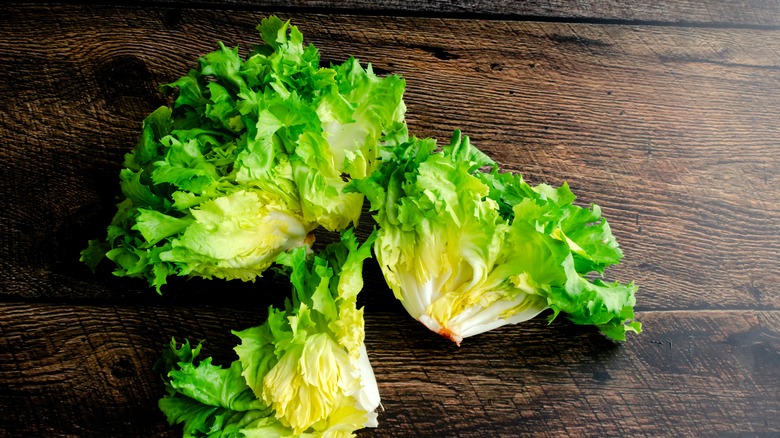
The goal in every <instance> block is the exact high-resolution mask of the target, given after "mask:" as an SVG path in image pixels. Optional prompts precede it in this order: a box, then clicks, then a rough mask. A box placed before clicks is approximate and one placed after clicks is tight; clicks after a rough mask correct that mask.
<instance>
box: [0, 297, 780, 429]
mask: <svg viewBox="0 0 780 438" xmlns="http://www.w3.org/2000/svg"><path fill="white" fill-rule="evenodd" d="M263 314H264V311H263V310H262V308H250V307H245V308H243V309H225V308H218V307H186V306H86V305H85V306H69V305H58V304H42V303H38V304H35V303H33V304H27V303H4V304H0V388H2V391H0V431H2V430H5V431H9V432H11V434H12V435H13V436H44V435H45V436H79V437H86V436H114V437H124V436H127V437H137V436H150V437H151V436H160V437H162V436H170V437H173V436H177V434H179V433H180V431H179V430H177V429H175V428H169V427H168V426H167V425H166V424H165V421H164V418H163V417H162V415H161V414H160V413H159V412H158V411H157V407H156V400H157V398H158V397H160V396H161V394H162V392H163V388H162V385H161V382H160V381H159V379H158V378H157V377H156V376H155V375H154V374H153V372H152V371H151V367H152V365H153V363H154V361H155V360H156V359H157V355H158V354H159V351H161V348H163V346H164V344H165V343H166V342H167V341H168V340H169V339H170V337H172V336H176V337H178V338H184V337H189V338H190V339H192V340H193V341H198V340H202V339H206V340H207V343H206V345H205V347H204V349H205V353H206V354H210V355H213V356H215V357H216V359H215V360H219V361H223V362H227V361H230V360H232V358H233V356H232V352H231V348H232V346H233V345H234V344H235V341H236V338H234V337H233V336H232V335H230V334H229V330H230V329H240V328H245V327H248V326H251V325H255V324H258V323H259V322H260V321H261V318H262V315H263ZM366 315H367V334H366V344H367V347H368V351H369V356H370V358H371V361H372V363H373V366H374V370H375V373H376V376H377V380H378V382H379V387H380V391H381V395H382V397H383V402H382V403H383V406H384V408H385V411H384V412H382V413H381V415H380V424H381V427H380V428H379V429H377V430H375V431H370V432H366V433H361V436H376V437H382V436H421V437H440V436H475V437H476V436H486V434H487V435H490V436H517V435H519V434H530V435H552V436H559V435H588V436H618V435H619V436H625V435H637V434H640V435H672V436H713V435H724V434H740V433H742V434H748V435H754V434H772V433H777V432H780V331H778V327H780V312H778V311H709V312H703V311H695V312H687V311H675V312H644V313H642V314H641V318H642V319H643V320H644V321H645V324H646V332H645V333H643V334H642V335H641V336H639V337H632V338H631V339H630V340H629V341H628V342H626V343H624V344H622V345H615V344H613V343H611V342H609V341H607V340H606V338H604V337H602V336H601V335H599V334H598V333H596V332H595V331H594V330H591V329H590V328H583V327H574V326H571V325H569V324H566V323H565V322H555V323H553V324H552V325H550V326H548V325H547V324H546V323H545V321H544V320H543V319H536V320H533V321H529V322H526V323H524V324H521V325H519V326H515V327H505V328H502V329H499V330H496V331H493V332H489V333H486V334H483V335H480V336H478V337H474V338H470V339H467V340H466V341H465V342H464V343H463V344H462V346H461V347H460V348H458V347H456V346H455V345H454V344H451V343H449V342H448V341H445V340H444V339H443V338H440V337H438V336H437V335H434V334H433V333H430V332H428V331H427V330H426V329H424V328H423V327H422V326H421V325H419V324H418V323H416V322H415V321H411V320H410V318H408V317H407V316H406V315H405V314H404V313H403V310H402V309H401V308H400V306H397V305H384V306H382V307H367V308H366Z"/></svg>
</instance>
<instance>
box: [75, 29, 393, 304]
mask: <svg viewBox="0 0 780 438" xmlns="http://www.w3.org/2000/svg"><path fill="white" fill-rule="evenodd" d="M258 31H259V32H260V35H261V37H262V39H263V40H264V42H265V44H263V45H260V46H257V47H255V48H253V49H252V50H251V51H250V53H249V54H248V55H247V56H246V57H245V58H242V57H241V56H239V54H238V49H237V48H236V49H231V48H228V47H225V46H224V45H223V44H221V43H220V45H219V49H218V50H216V51H214V52H212V53H209V54H207V55H205V56H203V57H202V58H201V59H200V60H199V66H198V68H197V69H193V70H191V71H190V72H189V73H188V74H187V75H186V76H184V77H182V78H180V79H178V80H176V81H174V82H172V83H170V84H167V85H164V86H163V87H162V90H163V91H164V92H165V93H167V94H169V95H170V96H171V98H172V99H173V101H172V104H171V105H170V106H164V107H160V108H159V109H157V110H156V111H154V112H153V113H152V114H150V115H149V116H148V117H147V118H146V120H144V122H143V129H142V133H141V136H140V138H139V140H138V143H137V146H136V147H135V149H134V150H133V151H132V152H130V153H128V154H127V156H126V157H125V161H124V168H123V169H122V170H121V172H120V174H119V180H120V186H121V192H122V193H121V199H120V200H119V203H118V205H117V211H116V214H115V216H114V218H113V220H112V223H111V224H110V225H109V226H108V230H107V236H106V239H105V240H93V241H91V242H90V244H89V247H88V248H87V249H85V250H84V251H83V252H82V257H81V258H82V261H84V262H85V263H87V264H88V265H90V266H91V267H92V268H93V269H94V268H95V266H96V265H97V264H98V263H99V262H100V260H101V259H103V258H104V257H107V258H108V259H110V260H111V261H112V262H113V264H114V266H115V269H114V274H116V275H118V276H127V277H141V278H144V279H146V280H147V281H148V282H149V284H150V285H151V286H153V287H155V288H156V289H157V290H158V292H159V291H160V288H161V287H162V286H163V285H164V284H165V283H166V279H167V278H168V277H169V276H171V275H178V276H197V277H204V278H213V277H216V278H223V279H228V280H230V279H240V280H244V281H249V280H254V279H255V278H256V277H258V276H260V275H262V273H263V272H264V271H265V270H266V269H267V268H268V267H269V266H270V265H271V264H272V263H273V261H274V260H275V259H276V256H277V255H279V254H280V253H282V252H284V251H286V250H288V249H290V248H296V247H300V246H310V245H311V241H312V237H311V236H310V233H311V232H312V231H313V230H314V229H316V228H318V227H322V228H324V229H326V230H329V231H338V230H342V229H344V228H346V227H348V226H352V225H355V224H356V223H357V221H358V218H359V216H360V212H361V208H362V204H363V196H362V195H360V194H359V193H345V192H344V190H343V189H344V187H345V185H346V184H347V183H348V182H349V180H350V179H352V178H363V177H365V176H366V175H367V174H370V173H371V172H372V171H373V170H374V168H375V167H376V164H377V162H378V156H379V150H380V148H382V147H385V146H386V145H394V144H397V143H399V142H401V141H404V140H405V139H406V135H407V134H406V125H405V123H404V119H403V117H404V112H405V106H404V103H403V100H402V95H403V91H404V86H405V83H404V81H403V79H401V78H400V77H398V76H388V77H385V78H380V77H378V76H376V75H375V74H374V73H373V71H372V69H371V66H370V65H369V66H368V67H367V68H363V66H361V65H360V63H359V62H358V61H357V60H356V59H354V58H350V59H348V60H347V61H345V62H344V63H343V64H340V65H335V66H331V67H321V66H320V65H319V62H320V55H319V52H318V51H317V49H316V48H315V47H314V46H312V45H307V46H304V45H303V35H302V34H301V32H300V31H299V30H298V29H297V28H296V27H295V26H290V25H289V22H282V21H281V20H279V19H278V18H276V17H269V18H267V19H265V20H263V21H262V23H261V24H260V25H259V26H258Z"/></svg>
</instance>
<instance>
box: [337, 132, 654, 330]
mask: <svg viewBox="0 0 780 438" xmlns="http://www.w3.org/2000/svg"><path fill="white" fill-rule="evenodd" d="M485 167H488V168H490V170H485V169H484V168H485ZM350 188H351V189H352V190H356V191H359V192H361V193H364V194H365V195H366V196H367V198H368V199H369V200H370V201H371V208H372V210H374V211H376V214H375V216H374V218H375V219H376V221H377V224H378V225H379V230H378V233H377V239H376V242H375V244H374V251H375V253H376V256H377V260H378V262H379V264H380V267H381V269H382V272H383V274H384V277H385V280H386V281H387V283H388V285H389V286H390V287H391V289H392V290H393V292H394V293H395V296H396V297H397V298H398V299H399V300H401V302H402V304H403V305H404V307H405V308H406V310H407V311H408V312H409V313H410V315H411V316H413V317H414V318H416V319H418V320H419V321H420V322H422V323H423V324H425V325H426V326H427V327H428V328H430V329H431V330H433V331H435V332H437V333H440V334H442V335H443V336H445V337H448V338H450V339H452V340H453V341H455V342H456V343H460V342H461V340H462V339H463V338H465V337H468V336H472V335H476V334H478V333H482V332H484V331H487V330H491V329H494V328H497V327H500V326H502V325H505V324H514V323H518V322H521V321H525V320H528V319H530V318H533V317H535V316H536V315H538V314H539V313H541V312H542V311H544V310H546V309H552V310H553V314H552V317H551V318H554V317H555V316H557V315H558V314H559V313H562V314H564V315H565V316H567V317H568V318H569V319H571V320H572V321H574V322H575V323H577V324H590V325H595V326H597V327H599V328H600V329H601V330H602V331H603V332H604V333H605V334H606V335H607V336H609V337H611V338H613V339H624V338H625V332H626V331H627V330H628V331H639V330H640V325H639V323H636V322H632V321H631V320H632V319H633V305H634V292H635V291H636V288H635V286H634V285H633V284H629V285H622V284H619V283H605V282H604V281H602V280H600V279H595V280H593V279H592V276H593V275H594V274H595V275H599V274H601V273H603V271H604V269H605V268H606V267H607V266H609V265H612V264H615V263H617V262H618V261H619V260H620V258H621V256H622V253H621V252H620V250H619V248H618V246H617V242H616V241H615V239H614V237H613V236H612V234H611V231H610V229H609V226H608V225H607V223H606V221H604V220H603V219H602V218H601V211H600V209H599V208H598V207H596V206H593V207H591V208H590V209H583V208H581V207H578V206H575V205H573V204H572V202H573V201H574V199H575V197H574V195H573V194H572V193H571V191H570V190H569V188H568V186H566V185H565V184H564V185H563V186H561V187H559V188H553V187H550V186H547V185H539V186H536V187H532V186H530V185H528V184H527V183H525V182H524V181H523V179H522V177H521V176H519V175H516V174H511V173H500V172H498V169H497V166H496V164H495V163H494V162H493V161H492V160H491V159H490V158H489V157H487V156H486V155H485V154H484V153H482V152H480V151H479V150H477V149H476V148H474V147H473V146H472V145H471V143H470V142H469V139H468V137H462V136H461V135H460V133H459V132H457V131H456V132H455V134H454V135H453V138H452V141H451V143H450V144H449V145H448V146H444V147H443V148H441V150H437V148H436V145H435V142H434V141H433V140H430V139H422V140H421V139H412V140H411V141H409V142H407V143H404V144H402V145H400V146H398V147H397V148H396V149H395V150H394V151H393V153H392V154H391V155H390V156H389V157H388V159H387V160H385V161H384V162H383V163H382V165H381V166H380V167H379V168H378V169H377V170H376V171H375V172H374V173H373V174H371V175H370V176H369V177H368V178H365V179H362V180H356V181H353V182H352V183H351V185H350Z"/></svg>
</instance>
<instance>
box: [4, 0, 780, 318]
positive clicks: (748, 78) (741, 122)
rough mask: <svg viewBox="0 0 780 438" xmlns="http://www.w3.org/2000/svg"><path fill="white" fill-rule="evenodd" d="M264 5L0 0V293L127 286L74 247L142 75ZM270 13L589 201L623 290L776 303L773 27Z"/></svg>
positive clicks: (95, 211)
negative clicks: (244, 8)
mask: <svg viewBox="0 0 780 438" xmlns="http://www.w3.org/2000/svg"><path fill="white" fill-rule="evenodd" d="M263 16H264V15H263V14H261V13H257V14H255V13H242V14H232V13H228V12H225V11H210V10H187V11H184V12H183V13H182V15H181V16H180V17H179V18H178V20H177V21H176V23H173V24H172V23H170V22H169V21H168V18H167V13H166V12H165V11H164V10H157V9H151V10H143V11H141V10H137V9H113V8H102V9H91V8H80V7H59V8H55V9H51V10H50V9H45V10H44V9H36V8H34V7H18V8H11V9H10V10H9V11H8V13H7V14H5V15H4V17H5V18H4V19H3V21H2V22H0V23H2V24H1V26H2V27H1V28H0V29H2V32H0V100H2V101H3V102H4V104H5V105H6V107H7V108H8V109H7V111H4V112H2V113H0V127H1V128H2V131H0V141H2V143H3V145H4V146H3V148H2V150H0V154H1V155H2V162H0V171H1V172H2V173H3V175H4V178H3V179H2V180H1V181H0V206H1V207H2V208H0V231H1V232H0V235H2V236H3V240H2V242H0V254H2V257H0V266H1V267H2V269H1V270H0V284H2V294H4V295H11V296H24V297H38V298H44V297H48V298H54V297H58V298H80V299H91V298H107V297H114V296H123V297H129V298H132V297H136V299H143V298H142V297H144V296H145V292H144V289H145V286H144V284H142V282H140V281H139V282H133V281H130V282H120V281H115V279H112V278H111V276H110V274H108V273H107V272H105V271H104V272H102V273H101V275H98V276H95V275H92V274H91V273H90V272H88V271H87V270H86V268H85V267H84V266H81V265H80V263H79V262H78V261H77V258H78V252H79V251H80V249H81V248H82V247H83V246H84V245H85V242H86V241H87V240H88V239H90V238H97V237H99V236H100V235H101V234H102V228H103V227H104V226H105V224H107V223H108V221H109V220H110V217H111V216H112V214H113V210H114V205H113V202H114V196H115V194H116V192H117V185H116V179H117V178H116V175H117V172H118V169H119V166H120V163H121V161H122V156H123V154H124V153H125V152H126V151H128V150H129V149H130V148H131V147H132V145H133V144H134V142H135V137H136V135H137V132H138V126H139V124H140V120H142V119H143V117H144V116H145V115H146V114H147V113H148V112H150V111H151V110H153V109H154V108H155V107H156V106H157V105H159V104H160V103H161V100H160V98H159V96H158V95H157V94H156V92H155V89H156V87H157V86H158V85H159V84H161V83H165V82H169V81H172V80H174V79H175V78H177V77H178V76H179V75H182V74H183V73H184V72H185V71H186V70H187V69H188V68H189V67H191V66H192V65H193V63H194V60H195V59H196V58H197V56H199V55H202V54H204V53H207V52H208V51H210V50H212V49H213V48H214V46H215V42H216V41H218V40H224V41H226V42H227V43H228V44H231V45H239V44H240V45H241V47H246V46H247V45H248V44H249V43H255V42H257V37H256V35H255V31H254V30H253V28H254V26H255V25H256V24H257V23H258V22H259V21H260V19H261V18H262V17H263ZM289 18H292V19H293V20H294V21H295V23H297V24H298V25H300V27H301V29H302V31H303V32H304V34H305V35H306V36H307V37H308V39H309V41H311V42H313V43H314V44H316V45H317V46H318V47H319V48H320V49H321V52H322V54H323V57H324V58H325V59H330V60H341V59H345V58H346V57H347V56H349V55H355V56H358V57H359V58H360V59H362V60H364V61H372V62H373V64H374V66H375V68H376V69H377V70H378V71H381V72H394V73H399V74H402V75H403V76H404V77H405V78H406V79H407V94H406V101H407V104H408V121H409V124H410V129H411V130H412V132H413V133H415V134H416V135H418V136H434V137H437V138H439V139H441V140H443V141H446V140H447V138H448V137H449V135H450V133H451V132H452V130H453V129H456V128H457V129H462V130H463V131H464V133H466V134H468V135H471V137H472V140H473V141H474V143H475V144H476V145H477V146H479V147H480V148H482V149H483V150H484V151H485V152H486V153H488V154H489V155H491V156H492V157H493V158H494V159H496V161H498V162H499V163H500V164H501V165H502V166H503V167H504V169H506V170H511V171H519V172H522V173H523V174H524V175H525V176H526V177H527V179H528V180H530V181H531V182H534V183H539V182H548V183H551V184H555V185H558V184H561V183H562V182H564V181H568V182H569V183H570V185H571V186H572V188H573V190H574V191H575V193H577V194H578V195H579V196H580V200H581V202H582V203H584V204H587V203H589V202H595V203H597V204H600V205H601V206H602V207H603V208H604V211H605V214H606V216H607V218H609V219H610V222H611V225H612V228H613V230H614V232H615V234H616V235H617V237H618V239H619V241H620V242H621V244H622V247H623V248H624V251H625V253H626V257H625V261H624V263H623V265H622V266H621V267H619V268H617V269H614V270H613V271H611V273H610V275H611V276H612V277H614V278H615V279H620V280H623V281H629V280H636V281H637V282H638V283H639V284H640V285H641V289H640V301H639V304H638V307H639V308H640V309H649V308H652V309H695V308H703V309H711V308H717V309H732V308H752V309H765V308H771V309H777V308H778V307H779V306H780V289H778V288H779V287H780V286H778V285H780V257H778V255H779V254H780V238H779V237H778V236H780V189H779V188H778V187H780V153H778V152H780V129H779V128H778V124H777V120H778V118H779V117H780V109H779V108H780V105H777V103H778V102H780V31H769V30H742V31H740V32H738V33H735V32H732V31H729V30H724V29H700V28H667V27H663V28H659V27H652V26H597V25H569V24H561V23H511V22H498V21H496V22H493V21H461V20H446V19H419V18H409V17H402V18H394V19H382V20H376V19H373V18H371V17H353V16H324V15H294V14H293V15H291V16H290V17H289ZM33 157H34V158H33ZM363 226H364V227H369V226H370V220H366V221H364V225H363ZM181 284H189V283H185V282H182V283H181ZM184 287H185V289H186V286H184ZM203 287H206V288H208V286H203ZM236 287H237V288H239V289H241V290H243V289H242V288H243V287H245V286H242V285H237V286H236ZM200 288H201V286H199V287H198V289H200ZM207 295H208V294H204V296H207Z"/></svg>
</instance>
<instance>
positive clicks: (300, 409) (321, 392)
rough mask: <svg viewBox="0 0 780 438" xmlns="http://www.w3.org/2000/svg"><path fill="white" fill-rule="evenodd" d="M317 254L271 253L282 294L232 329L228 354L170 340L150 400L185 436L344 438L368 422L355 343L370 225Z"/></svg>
mask: <svg viewBox="0 0 780 438" xmlns="http://www.w3.org/2000/svg"><path fill="white" fill-rule="evenodd" d="M341 236H342V237H341V241H340V242H339V243H335V244H331V245H329V246H328V247H327V248H326V249H325V250H324V252H323V253H322V255H321V256H317V255H310V256H307V255H306V251H305V249H304V248H302V247H299V248H295V249H293V250H291V251H290V252H289V253H285V254H281V255H280V256H279V257H280V263H281V265H282V266H283V268H282V269H284V270H286V271H287V273H288V274H289V275H290V279H291V282H292V284H293V289H294V290H293V294H292V298H291V299H290V300H288V301H287V303H286V306H285V309H283V310H281V309H274V308H273V307H272V308H270V309H269V315H268V319H267V320H266V322H265V323H264V324H263V325H260V326H257V327H252V328H249V329H246V330H243V331H239V332H234V334H235V335H237V336H238V337H239V338H240V339H241V344H240V345H238V346H236V347H235V351H236V353H237V354H238V360H236V361H234V362H233V363H232V364H231V365H230V367H228V368H223V367H219V366H216V365H213V364H212V363H211V358H207V359H204V360H200V361H197V356H198V355H199V353H200V348H201V346H200V345H198V346H197V347H195V348H192V347H191V346H190V345H189V343H188V342H186V343H184V344H183V345H181V346H178V344H177V343H176V342H175V340H174V341H172V342H171V346H170V349H169V350H167V351H166V352H165V354H164V355H163V358H162V359H161V361H160V363H159V367H160V369H161V371H162V373H163V374H164V376H165V377H166V387H167V394H166V395H165V396H164V397H163V398H162V399H161V400H160V402H159V406H160V409H161V410H162V411H163V412H164V413H165V415H166V416H167V418H168V421H169V422H170V423H171V424H175V423H183V427H184V436H185V437H249V438H251V437H286V436H301V435H306V436H312V437H319V436H328V437H342V436H344V437H347V436H353V432H354V431H355V430H357V429H360V428H362V427H376V425H377V419H376V412H375V410H376V409H377V407H378V406H379V392H378V389H377V385H376V380H375V378H374V374H373V371H372V369H371V365H370V363H369V361H368V356H367V354H366V349H365V346H364V344H363V337H364V328H363V326H364V323H363V309H358V308H357V306H356V299H357V295H358V293H359V292H360V290H361V289H362V287H363V278H362V266H363V261H364V260H365V259H366V258H368V257H370V256H371V252H370V251H371V244H372V242H373V239H374V238H375V234H372V236H370V237H369V239H368V240H367V241H366V242H365V243H364V244H363V245H358V242H357V239H356V238H355V235H354V233H353V231H352V230H351V229H349V230H346V231H344V232H342V235H341Z"/></svg>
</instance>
